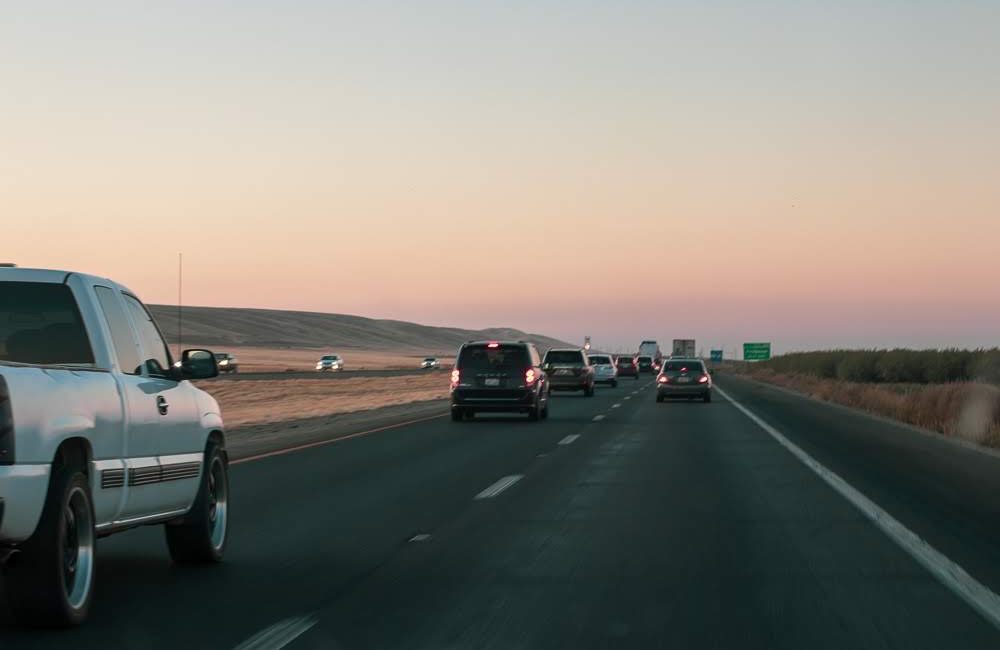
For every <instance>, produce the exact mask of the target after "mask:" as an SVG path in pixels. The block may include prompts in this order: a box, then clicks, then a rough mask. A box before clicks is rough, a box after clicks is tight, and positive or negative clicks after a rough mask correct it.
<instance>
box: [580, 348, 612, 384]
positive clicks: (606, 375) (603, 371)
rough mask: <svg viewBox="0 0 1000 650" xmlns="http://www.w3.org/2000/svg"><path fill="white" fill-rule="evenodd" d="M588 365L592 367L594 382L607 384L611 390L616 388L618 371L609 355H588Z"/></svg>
mask: <svg viewBox="0 0 1000 650" xmlns="http://www.w3.org/2000/svg"><path fill="white" fill-rule="evenodd" d="M587 356H588V357H589V358H590V364H591V365H592V366H594V382H595V383H598V384H609V385H610V386H611V387H612V388H614V387H616V386H618V369H617V368H616V367H615V362H614V359H612V358H611V355H610V354H588V355H587Z"/></svg>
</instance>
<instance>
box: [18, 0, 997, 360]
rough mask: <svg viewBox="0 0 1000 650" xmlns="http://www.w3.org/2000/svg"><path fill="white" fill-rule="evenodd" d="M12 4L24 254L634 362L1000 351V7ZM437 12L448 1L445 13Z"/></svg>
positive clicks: (221, 292) (258, 301) (160, 298)
mask: <svg viewBox="0 0 1000 650" xmlns="http://www.w3.org/2000/svg"><path fill="white" fill-rule="evenodd" d="M97 5H98V6H96V7H92V6H84V4H83V3H76V2H37V3H24V5H23V6H21V7H7V6H5V8H4V15H5V18H4V20H3V21H2V22H0V87H2V88H3V91H2V95H0V97H2V99H0V223H2V225H3V235H2V239H0V261H12V262H17V263H18V264H19V265H22V266H41V267H57V268H68V269H75V270H82V271H88V272H92V273H97V274H101V275H107V276H111V277H113V278H115V279H117V280H120V281H121V282H123V283H125V284H127V285H129V286H131V287H132V288H133V289H134V290H135V291H137V292H138V293H139V294H140V295H141V296H142V297H143V298H144V299H145V300H147V301H149V302H172V301H174V300H175V298H176V262H177V253H178V252H179V251H183V253H184V257H185V302H187V303H189V304H199V305H219V306H253V307H272V308H288V309H305V310H314V311H331V312H341V313H354V314H361V315H367V316H374V317H389V318H400V319H405V320H415V321H419V322H426V323H432V324H448V325H456V326H466V327H482V326H513V327H519V328H522V329H526V330H532V331H540V332H544V333H546V334H551V335H554V336H560V337H562V338H566V339H571V340H577V339H580V338H582V336H583V335H585V334H590V335H592V336H593V337H594V340H595V341H596V342H601V343H603V344H605V345H608V346H617V345H623V344H627V343H628V344H630V343H631V342H633V341H637V340H638V339H640V338H647V337H656V338H659V339H661V341H662V340H668V339H670V338H674V337H688V336H691V337H695V338H698V340H699V341H700V342H703V343H704V345H705V347H708V346H714V345H724V346H726V347H727V348H731V347H734V346H736V345H738V344H739V343H740V342H741V341H744V340H772V341H774V342H775V345H776V347H777V348H778V349H779V350H782V349H803V348H817V347H832V346H847V345H849V346H858V345H879V346H887V345H897V344H898V345H916V346H948V345H961V346H976V345H997V344H1000V281H998V278H1000V255H998V254H997V245H998V243H1000V118H998V115H1000V48H998V47H997V42H998V40H1000V27H998V25H1000V4H997V3H995V2H959V3H950V2H949V3H946V2H919V3H914V2H884V3H879V5H880V6H879V7H877V8H876V7H872V6H870V5H871V3H860V2H858V3H854V2H846V3H832V2H831V3H827V4H826V6H822V5H820V4H818V3H803V2H772V3H754V6H753V7H750V6H749V5H750V3H742V2H732V3H712V6H711V7H709V6H706V3H701V2H674V3H666V2H665V3H651V2H624V3H596V2H594V3H588V2H574V3H568V2H563V3H555V2H525V3H499V2H497V3H493V2H483V3H479V2H477V3H457V2H454V3H453V2H436V3H392V4H389V3H380V2H369V3H320V2H315V3H314V2H281V3H277V2H274V3H266V2H239V3H237V2H192V3H170V7H167V6H166V4H165V3H157V4H156V6H149V5H145V4H143V3H133V2H104V3H97ZM418 5H419V6H418Z"/></svg>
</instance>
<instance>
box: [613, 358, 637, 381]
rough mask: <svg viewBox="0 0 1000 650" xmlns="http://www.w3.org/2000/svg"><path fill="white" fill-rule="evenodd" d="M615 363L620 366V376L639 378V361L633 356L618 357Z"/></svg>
mask: <svg viewBox="0 0 1000 650" xmlns="http://www.w3.org/2000/svg"><path fill="white" fill-rule="evenodd" d="M615 365H616V366H618V376H619V377H635V378H636V379H638V378H639V362H638V361H636V360H635V359H634V358H633V357H624V356H622V357H618V358H617V359H616V360H615Z"/></svg>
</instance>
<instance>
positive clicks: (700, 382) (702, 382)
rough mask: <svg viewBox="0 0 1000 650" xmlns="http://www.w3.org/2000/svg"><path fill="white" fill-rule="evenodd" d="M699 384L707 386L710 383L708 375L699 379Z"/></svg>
mask: <svg viewBox="0 0 1000 650" xmlns="http://www.w3.org/2000/svg"><path fill="white" fill-rule="evenodd" d="M698 383H699V384H707V383H708V375H702V376H701V377H698Z"/></svg>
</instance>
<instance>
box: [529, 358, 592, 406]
mask: <svg viewBox="0 0 1000 650" xmlns="http://www.w3.org/2000/svg"><path fill="white" fill-rule="evenodd" d="M542 368H543V369H544V370H545V372H546V373H547V374H548V376H549V384H550V385H551V387H552V390H581V391H583V394H584V396H586V397H593V396H594V382H595V377H594V366H592V365H591V364H590V359H589V358H588V357H587V353H586V352H584V351H583V350H581V349H580V348H564V349H553V350H549V351H548V352H546V353H545V361H544V362H543V363H542Z"/></svg>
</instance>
